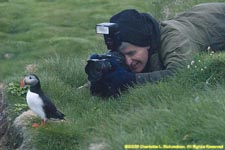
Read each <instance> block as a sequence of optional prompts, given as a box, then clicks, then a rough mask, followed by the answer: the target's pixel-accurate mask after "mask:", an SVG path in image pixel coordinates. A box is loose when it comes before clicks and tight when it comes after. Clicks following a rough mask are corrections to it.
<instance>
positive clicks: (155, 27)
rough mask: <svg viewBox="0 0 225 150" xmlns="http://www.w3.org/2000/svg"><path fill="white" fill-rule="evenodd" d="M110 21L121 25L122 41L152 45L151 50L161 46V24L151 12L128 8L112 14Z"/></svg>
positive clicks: (138, 44) (143, 45) (120, 36)
mask: <svg viewBox="0 0 225 150" xmlns="http://www.w3.org/2000/svg"><path fill="white" fill-rule="evenodd" d="M110 22H112V23H117V24H118V25H119V30H120V34H119V38H120V40H121V42H129V43H131V44H134V45H136V46H140V47H145V46H150V47H151V50H155V49H158V48H159V46H160V31H159V24H158V23H157V21H156V20H155V19H154V18H153V17H152V16H150V15H149V14H146V13H139V12H138V11H136V10H135V9H127V10H123V11H121V12H120V13H118V14H116V15H114V16H112V17H111V18H110Z"/></svg>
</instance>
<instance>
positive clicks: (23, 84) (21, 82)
mask: <svg viewBox="0 0 225 150" xmlns="http://www.w3.org/2000/svg"><path fill="white" fill-rule="evenodd" d="M24 86H25V82H24V79H23V80H21V81H20V87H24Z"/></svg>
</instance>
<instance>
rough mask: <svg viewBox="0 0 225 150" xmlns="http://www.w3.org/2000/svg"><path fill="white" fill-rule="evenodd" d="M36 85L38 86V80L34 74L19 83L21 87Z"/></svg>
mask: <svg viewBox="0 0 225 150" xmlns="http://www.w3.org/2000/svg"><path fill="white" fill-rule="evenodd" d="M37 84H40V80H39V78H38V77H37V76H36V75H35V74H28V75H26V76H25V77H24V79H23V80H22V81H21V84H20V85H21V86H25V85H30V86H35V85H37Z"/></svg>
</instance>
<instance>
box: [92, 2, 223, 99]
mask: <svg viewBox="0 0 225 150" xmlns="http://www.w3.org/2000/svg"><path fill="white" fill-rule="evenodd" d="M110 22H112V23H117V24H118V25H119V30H120V33H119V39H120V40H121V41H120V42H121V43H122V44H121V45H120V46H119V47H118V51H119V52H120V53H121V54H122V55H124V57H125V63H126V65H127V67H128V68H129V70H126V69H124V68H123V67H122V66H120V65H119V64H117V63H116V62H114V61H112V62H111V63H112V65H113V67H114V68H115V70H114V71H112V72H110V73H107V74H105V75H104V76H103V77H102V79H101V80H99V81H98V82H93V83H91V92H92V94H97V95H101V96H111V95H117V94H119V92H120V90H124V89H126V88H127V87H129V86H132V85H134V84H143V83H146V82H150V83H153V82H157V81H160V80H161V79H163V78H165V77H168V76H172V75H173V74H175V73H176V71H177V70H178V69H179V68H182V67H184V66H186V65H187V63H189V61H191V60H192V58H193V56H194V55H195V54H196V53H198V52H200V51H206V50H207V47H209V46H210V47H211V49H212V50H214V51H218V50H225V3H205V4H200V5H196V6H194V7H193V8H191V9H190V10H188V11H186V12H184V13H181V14H178V15H177V16H175V17H174V18H172V19H170V20H167V21H162V22H160V23H158V22H157V21H156V20H155V19H154V18H152V17H151V16H150V15H149V14H146V13H139V12H138V11H136V10H134V9H128V10H124V11H122V12H120V13H118V14H116V15H114V16H113V17H112V18H111V19H110ZM104 93H107V94H104Z"/></svg>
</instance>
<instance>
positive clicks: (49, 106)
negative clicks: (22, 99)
mask: <svg viewBox="0 0 225 150" xmlns="http://www.w3.org/2000/svg"><path fill="white" fill-rule="evenodd" d="M26 85H28V86H29V89H28V91H27V94H26V100H27V104H28V106H29V108H30V109H31V111H33V112H34V113H35V114H37V115H38V116H39V117H40V118H41V124H38V123H33V124H32V127H34V128H35V127H39V126H43V125H45V124H46V121H47V120H48V119H50V118H54V119H59V120H65V119H64V117H65V115H64V114H63V113H62V112H60V111H59V110H57V108H56V106H55V105H54V104H53V103H52V102H51V100H50V98H49V97H47V96H46V95H45V94H44V92H43V91H42V89H41V83H40V80H39V78H38V76H37V75H35V74H28V75H26V76H25V77H24V79H22V80H21V82H20V86H21V87H25V86H26Z"/></svg>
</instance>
